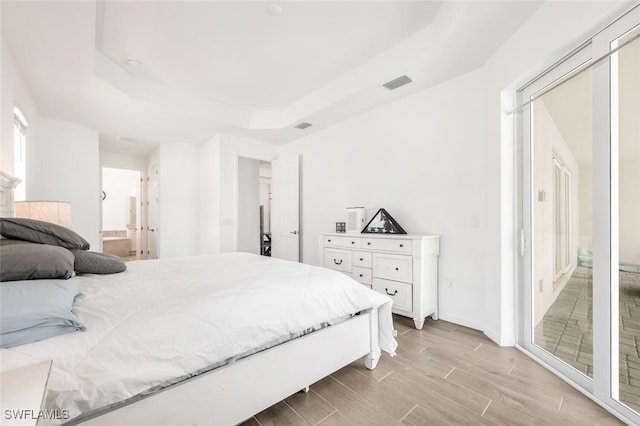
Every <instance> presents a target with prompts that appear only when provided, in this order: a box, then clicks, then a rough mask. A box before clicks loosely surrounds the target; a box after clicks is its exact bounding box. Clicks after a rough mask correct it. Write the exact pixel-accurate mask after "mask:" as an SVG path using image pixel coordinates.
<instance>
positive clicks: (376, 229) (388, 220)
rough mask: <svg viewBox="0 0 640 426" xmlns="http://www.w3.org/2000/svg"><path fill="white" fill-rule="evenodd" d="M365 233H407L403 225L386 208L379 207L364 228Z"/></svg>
mask: <svg viewBox="0 0 640 426" xmlns="http://www.w3.org/2000/svg"><path fill="white" fill-rule="evenodd" d="M362 233H363V234H406V233H407V232H406V231H405V230H404V229H402V226H400V224H399V223H398V222H397V221H396V220H395V219H394V218H393V217H392V216H391V215H390V214H389V212H388V211H386V210H385V209H379V210H378V211H377V212H376V214H375V215H373V217H372V218H371V220H370V221H369V223H367V224H366V225H365V227H364V229H363V230H362Z"/></svg>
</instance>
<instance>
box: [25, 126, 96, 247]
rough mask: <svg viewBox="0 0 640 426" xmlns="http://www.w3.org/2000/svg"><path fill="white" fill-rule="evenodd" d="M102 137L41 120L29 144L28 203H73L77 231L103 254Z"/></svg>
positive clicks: (81, 128)
mask: <svg viewBox="0 0 640 426" xmlns="http://www.w3.org/2000/svg"><path fill="white" fill-rule="evenodd" d="M99 174H100V167H99V160H98V133H97V132H95V131H93V130H90V129H87V128H85V127H82V126H78V125H76V124H73V123H68V122H64V121H59V120H52V119H50V118H46V117H40V120H39V123H38V132H37V135H36V136H35V137H34V138H32V139H30V140H29V141H28V143H27V180H28V186H27V199H28V200H55V201H70V202H71V216H72V221H73V229H74V231H76V232H77V233H79V234H80V235H82V236H83V237H84V238H85V239H86V240H87V241H89V243H90V244H91V247H92V249H94V250H99V247H100V244H99V239H100V236H99V232H100V223H99V197H100V177H99Z"/></svg>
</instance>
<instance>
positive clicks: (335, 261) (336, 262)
mask: <svg viewBox="0 0 640 426" xmlns="http://www.w3.org/2000/svg"><path fill="white" fill-rule="evenodd" d="M333 263H335V264H336V265H342V259H340V262H338V261H337V260H336V259H333Z"/></svg>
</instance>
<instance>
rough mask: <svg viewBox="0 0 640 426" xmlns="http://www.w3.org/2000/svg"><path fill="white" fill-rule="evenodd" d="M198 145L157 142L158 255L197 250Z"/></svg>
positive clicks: (180, 254) (175, 254) (193, 252)
mask: <svg viewBox="0 0 640 426" xmlns="http://www.w3.org/2000/svg"><path fill="white" fill-rule="evenodd" d="M198 152H199V147H198V146H197V145H194V144H190V143H167V144H161V145H160V149H159V162H158V188H159V199H160V202H159V207H160V211H159V222H160V223H159V229H160V231H159V237H158V253H159V256H160V257H161V258H170V257H181V256H193V255H196V254H198V238H199V232H200V231H199V224H198V219H199V213H200V210H199V206H198V201H199V184H198V164H199V159H198Z"/></svg>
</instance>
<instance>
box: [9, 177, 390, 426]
mask: <svg viewBox="0 0 640 426" xmlns="http://www.w3.org/2000/svg"><path fill="white" fill-rule="evenodd" d="M4 176H5V175H3V179H4ZM0 187H2V188H7V187H8V186H7V185H0ZM3 192H6V191H3ZM5 197H9V196H8V195H6V196H5ZM5 210H6V209H5ZM4 214H5V215H6V214H8V213H7V212H6V211H5V213H4ZM127 266H128V268H127V270H126V271H125V272H122V273H118V274H108V275H94V274H84V275H78V276H75V277H72V278H70V279H69V280H67V282H68V283H71V284H73V285H76V284H77V285H78V286H79V288H80V289H81V295H80V296H79V297H78V298H77V299H76V301H75V302H74V312H75V314H76V315H77V317H78V319H79V320H80V321H81V322H82V323H83V324H84V327H85V328H86V331H77V332H72V333H68V334H64V335H61V336H58V337H54V338H50V339H46V340H41V341H37V342H34V343H28V344H23V345H18V346H14V347H11V348H6V349H2V350H1V352H0V357H1V365H0V369H1V370H2V371H5V370H9V369H13V368H17V367H21V366H24V365H29V364H33V363H36V362H38V361H46V360H53V367H52V370H51V376H50V379H49V386H48V394H47V397H46V401H45V404H44V408H45V409H49V410H52V409H58V410H68V411H67V412H68V414H69V416H68V417H69V419H58V420H53V421H51V422H50V423H51V424H57V423H61V422H63V421H67V420H69V421H68V423H69V424H80V423H82V424H87V425H112V424H140V425H142V424H153V425H181V424H185V425H194V424H201V425H205V424H221V425H227V424H229V425H231V424H237V423H240V422H242V421H243V420H245V419H247V418H249V417H251V416H252V415H253V414H256V413H257V412H259V411H261V410H263V409H265V408H268V407H269V406H271V405H273V404H274V403H276V402H278V401H280V400H282V399H284V398H286V397H287V396H289V395H291V394H293V393H295V392H297V391H299V390H301V389H304V388H306V387H307V386H309V385H310V384H312V383H314V382H316V381H318V380H320V379H321V378H323V377H325V376H327V375H328V374H331V373H332V372H333V371H335V370H337V369H339V368H342V367H343V366H345V365H347V364H349V363H351V362H353V361H355V360H357V359H359V358H363V361H364V363H365V365H366V367H367V368H370V369H373V368H375V366H376V364H377V362H378V359H379V357H380V351H381V348H382V349H383V350H385V351H387V352H389V353H390V354H394V352H395V348H396V343H395V340H394V339H393V330H392V320H391V300H390V299H389V298H388V297H386V296H384V295H381V294H378V293H376V292H373V291H371V290H369V289H367V288H365V287H363V286H361V285H360V284H358V283H356V282H355V281H353V280H352V279H351V278H349V277H347V276H345V275H343V274H340V273H339V272H335V271H330V270H327V269H324V268H319V267H313V266H309V265H303V264H298V263H293V262H286V261H282V260H279V259H271V258H266V257H261V256H256V255H251V254H246V253H228V254H223V255H212V256H196V257H189V258H182V259H167V260H156V261H138V262H132V263H129V264H128V265H127ZM45 424H46V423H45Z"/></svg>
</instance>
